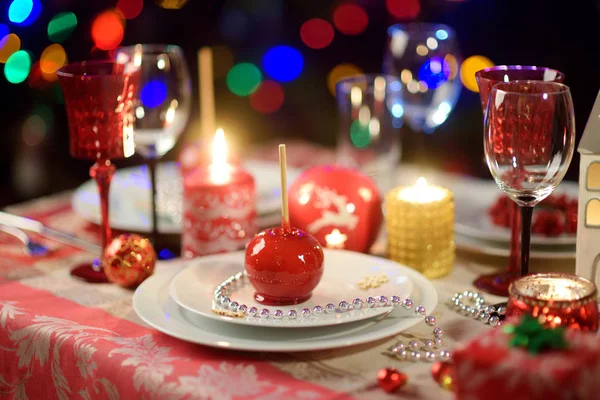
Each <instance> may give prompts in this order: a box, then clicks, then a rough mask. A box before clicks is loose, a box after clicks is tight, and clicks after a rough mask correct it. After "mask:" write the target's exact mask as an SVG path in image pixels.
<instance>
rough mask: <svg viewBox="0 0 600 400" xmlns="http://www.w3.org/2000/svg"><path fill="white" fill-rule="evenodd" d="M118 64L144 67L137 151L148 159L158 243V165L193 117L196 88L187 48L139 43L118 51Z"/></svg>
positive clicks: (153, 224) (137, 112)
mask: <svg viewBox="0 0 600 400" xmlns="http://www.w3.org/2000/svg"><path fill="white" fill-rule="evenodd" d="M115 59H116V62H118V63H131V62H133V63H134V64H135V65H138V66H139V67H140V95H139V97H138V98H137V99H136V101H135V103H134V109H135V115H136V121H135V129H134V130H135V146H136V151H137V152H138V153H139V154H140V155H141V156H142V157H144V158H145V159H146V160H147V166H148V173H149V175H150V191H151V209H152V211H151V212H152V215H151V226H150V230H151V237H152V240H153V242H154V243H155V244H156V239H157V236H158V224H157V197H158V196H157V184H156V165H157V162H158V160H159V159H160V158H162V157H163V156H164V155H165V154H166V153H167V152H168V151H169V150H171V149H172V148H173V147H174V146H175V144H176V143H177V140H178V139H179V137H180V136H181V134H182V132H183V130H184V128H185V126H186V124H187V122H188V119H189V116H190V109H191V101H192V87H191V80H190V74H189V72H188V68H187V64H186V60H185V57H184V55H183V51H182V50H181V48H179V47H178V46H174V45H141V44H138V45H135V46H128V47H123V48H120V49H118V50H117V52H116V56H115Z"/></svg>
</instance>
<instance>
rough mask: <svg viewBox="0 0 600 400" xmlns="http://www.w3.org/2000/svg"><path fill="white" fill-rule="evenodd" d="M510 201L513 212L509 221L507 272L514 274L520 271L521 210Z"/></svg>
mask: <svg viewBox="0 0 600 400" xmlns="http://www.w3.org/2000/svg"><path fill="white" fill-rule="evenodd" d="M511 203H512V207H513V212H512V221H511V234H510V258H509V259H508V272H509V273H514V274H515V275H516V274H518V273H519V272H520V271H521V212H520V210H519V205H518V204H517V203H514V202H511Z"/></svg>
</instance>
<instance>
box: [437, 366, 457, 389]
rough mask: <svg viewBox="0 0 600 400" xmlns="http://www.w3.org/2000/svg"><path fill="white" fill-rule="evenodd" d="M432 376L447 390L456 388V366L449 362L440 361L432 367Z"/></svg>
mask: <svg viewBox="0 0 600 400" xmlns="http://www.w3.org/2000/svg"><path fill="white" fill-rule="evenodd" d="M431 376H432V377H433V380H434V381H436V382H437V384H438V385H440V386H441V387H443V388H444V389H447V390H452V389H453V386H454V364H453V363H451V362H449V361H439V362H436V363H435V364H433V365H432V366H431Z"/></svg>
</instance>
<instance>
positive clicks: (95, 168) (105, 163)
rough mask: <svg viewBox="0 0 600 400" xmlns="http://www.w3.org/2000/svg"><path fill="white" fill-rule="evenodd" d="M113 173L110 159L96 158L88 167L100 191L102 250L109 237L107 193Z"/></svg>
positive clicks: (113, 167)
mask: <svg viewBox="0 0 600 400" xmlns="http://www.w3.org/2000/svg"><path fill="white" fill-rule="evenodd" d="M114 173H115V166H114V165H113V164H112V163H111V162H110V160H98V161H96V163H95V164H94V165H92V167H91V168H90V176H91V177H92V178H93V179H95V180H96V184H97V185H98V193H100V212H101V215H102V250H104V248H106V245H107V244H108V242H109V241H110V239H111V229H110V220H109V218H108V203H109V201H108V193H109V189H110V181H111V180H112V177H113V175H114Z"/></svg>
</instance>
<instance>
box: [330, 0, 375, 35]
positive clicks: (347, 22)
mask: <svg viewBox="0 0 600 400" xmlns="http://www.w3.org/2000/svg"><path fill="white" fill-rule="evenodd" d="M333 24H334V25H335V27H336V28H337V30H338V31H340V32H341V33H343V34H345V35H359V34H361V33H362V32H364V30H365V29H367V25H368V24H369V16H368V15H367V12H366V11H365V10H364V9H363V8H362V7H361V6H359V5H357V4H342V5H341V6H339V7H338V8H336V9H335V11H334V12H333Z"/></svg>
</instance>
